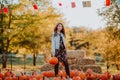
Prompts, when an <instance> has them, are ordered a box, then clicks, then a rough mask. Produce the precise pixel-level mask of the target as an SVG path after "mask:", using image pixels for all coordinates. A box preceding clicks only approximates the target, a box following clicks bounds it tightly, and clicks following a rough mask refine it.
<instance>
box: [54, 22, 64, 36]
mask: <svg viewBox="0 0 120 80" xmlns="http://www.w3.org/2000/svg"><path fill="white" fill-rule="evenodd" d="M59 24H61V25H62V30H61V31H60V32H61V33H63V35H64V37H66V36H65V29H64V26H63V24H62V23H57V25H56V26H55V28H54V33H57V27H58V25H59Z"/></svg>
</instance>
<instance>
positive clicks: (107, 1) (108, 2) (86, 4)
mask: <svg viewBox="0 0 120 80" xmlns="http://www.w3.org/2000/svg"><path fill="white" fill-rule="evenodd" d="M30 1H31V2H32V6H33V9H34V10H38V5H37V4H36V3H35V2H34V0H30ZM117 4H118V5H120V0H117ZM105 5H106V6H110V5H111V0H105ZM58 6H59V7H62V6H63V3H62V2H59V3H58ZM82 6H83V8H84V7H91V0H85V1H84V0H83V1H82ZM75 7H76V3H75V2H74V1H72V2H71V8H75ZM2 12H4V13H8V8H7V7H6V6H4V7H3V9H0V13H2Z"/></svg>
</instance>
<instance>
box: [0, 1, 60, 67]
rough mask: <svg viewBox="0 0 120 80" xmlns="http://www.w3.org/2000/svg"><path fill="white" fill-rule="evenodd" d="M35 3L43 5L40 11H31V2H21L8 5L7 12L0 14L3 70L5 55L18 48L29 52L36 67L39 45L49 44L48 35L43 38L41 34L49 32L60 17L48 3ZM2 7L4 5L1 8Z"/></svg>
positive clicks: (0, 45) (5, 61)
mask: <svg viewBox="0 0 120 80" xmlns="http://www.w3.org/2000/svg"><path fill="white" fill-rule="evenodd" d="M6 1H7V0H6ZM35 3H36V4H38V3H39V4H42V5H44V6H42V8H41V11H39V10H34V9H32V8H33V7H32V6H30V5H32V4H33V2H30V1H25V0H22V1H20V2H19V1H18V3H17V4H14V5H13V4H11V3H10V4H8V9H9V12H8V13H7V14H5V13H1V14H0V18H1V21H0V25H1V26H0V30H1V31H0V32H1V34H0V41H1V43H0V48H1V50H2V56H3V59H2V61H3V68H6V67H7V66H6V63H7V57H6V56H7V53H8V52H14V51H18V49H19V48H26V50H28V51H31V52H32V53H33V58H34V61H33V63H34V65H36V64H35V62H36V55H37V54H38V52H39V50H42V46H41V45H42V44H45V45H46V43H47V44H50V43H49V42H50V39H48V37H49V36H50V33H47V35H46V36H44V35H43V34H45V33H46V32H44V30H47V31H48V30H50V29H51V25H53V24H55V23H56V22H57V20H58V17H60V15H59V14H57V13H55V12H54V8H52V7H51V6H49V5H48V4H49V3H48V1H41V0H36V1H35ZM3 7H4V5H2V7H1V8H3ZM29 7H30V8H29ZM31 9H32V10H31ZM45 10H47V11H45ZM48 26H49V27H48ZM51 30H52V29H51ZM51 30H50V31H48V32H51ZM44 40H45V41H44ZM47 41H48V42H47Z"/></svg>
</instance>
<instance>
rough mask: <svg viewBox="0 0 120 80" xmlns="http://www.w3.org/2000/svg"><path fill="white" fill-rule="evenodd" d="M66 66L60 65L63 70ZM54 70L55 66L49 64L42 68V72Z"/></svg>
mask: <svg viewBox="0 0 120 80" xmlns="http://www.w3.org/2000/svg"><path fill="white" fill-rule="evenodd" d="M63 67H64V66H62V65H61V63H59V69H60V70H62V69H63ZM53 69H54V65H51V64H49V63H46V64H44V65H43V66H41V68H40V70H41V71H49V70H53Z"/></svg>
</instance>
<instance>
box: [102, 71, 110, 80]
mask: <svg viewBox="0 0 120 80" xmlns="http://www.w3.org/2000/svg"><path fill="white" fill-rule="evenodd" d="M104 74H105V75H106V76H107V78H108V79H110V78H111V74H110V72H109V71H107V72H105V73H104Z"/></svg>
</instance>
